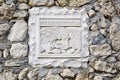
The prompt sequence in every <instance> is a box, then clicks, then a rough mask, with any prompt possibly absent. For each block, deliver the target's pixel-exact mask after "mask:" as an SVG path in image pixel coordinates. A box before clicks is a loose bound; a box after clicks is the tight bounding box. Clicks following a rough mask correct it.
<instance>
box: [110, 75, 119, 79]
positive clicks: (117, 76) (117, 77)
mask: <svg viewBox="0 0 120 80" xmlns="http://www.w3.org/2000/svg"><path fill="white" fill-rule="evenodd" d="M112 80H120V74H118V75H116V77H115V78H113V79H112Z"/></svg>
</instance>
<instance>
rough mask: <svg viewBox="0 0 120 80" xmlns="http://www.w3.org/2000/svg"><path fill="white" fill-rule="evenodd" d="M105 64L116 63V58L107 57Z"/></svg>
mask: <svg viewBox="0 0 120 80" xmlns="http://www.w3.org/2000/svg"><path fill="white" fill-rule="evenodd" d="M107 62H111V63H113V62H116V58H115V57H108V59H107Z"/></svg>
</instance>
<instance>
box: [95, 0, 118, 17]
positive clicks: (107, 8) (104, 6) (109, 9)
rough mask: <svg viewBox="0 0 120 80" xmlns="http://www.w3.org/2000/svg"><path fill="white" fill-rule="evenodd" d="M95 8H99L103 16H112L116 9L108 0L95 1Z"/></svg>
mask: <svg viewBox="0 0 120 80" xmlns="http://www.w3.org/2000/svg"><path fill="white" fill-rule="evenodd" d="M94 6H95V10H99V11H100V12H101V13H102V14H104V15H105V16H110V17H111V16H114V15H115V14H116V10H115V8H114V6H113V4H112V1H109V0H100V1H96V2H95V4H94Z"/></svg>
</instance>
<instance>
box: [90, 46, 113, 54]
mask: <svg viewBox="0 0 120 80" xmlns="http://www.w3.org/2000/svg"><path fill="white" fill-rule="evenodd" d="M90 52H91V54H92V55H94V56H108V55H111V47H110V45H109V44H100V45H91V46H90Z"/></svg>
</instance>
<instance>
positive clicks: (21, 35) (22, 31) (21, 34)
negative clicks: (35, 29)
mask: <svg viewBox="0 0 120 80" xmlns="http://www.w3.org/2000/svg"><path fill="white" fill-rule="evenodd" d="M26 34H27V23H26V22H25V21H24V20H18V21H16V23H15V24H14V25H13V27H12V28H11V30H10V34H9V35H8V39H9V40H10V41H23V40H24V39H25V37H26Z"/></svg>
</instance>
